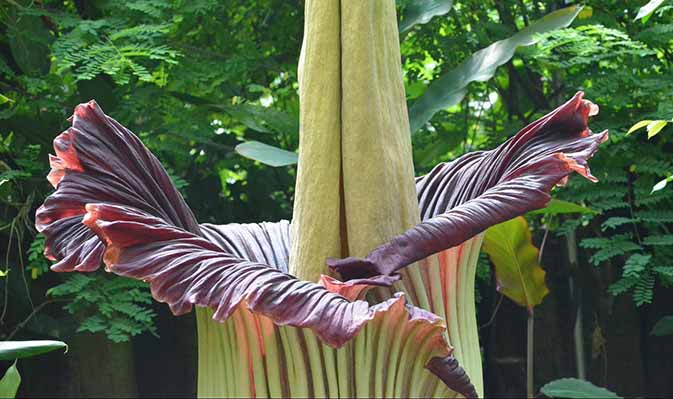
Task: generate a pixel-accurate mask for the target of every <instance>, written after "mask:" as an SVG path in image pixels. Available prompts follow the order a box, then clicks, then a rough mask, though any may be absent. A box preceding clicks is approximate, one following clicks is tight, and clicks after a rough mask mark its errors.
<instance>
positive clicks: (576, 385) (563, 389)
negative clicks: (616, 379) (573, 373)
mask: <svg viewBox="0 0 673 399" xmlns="http://www.w3.org/2000/svg"><path fill="white" fill-rule="evenodd" d="M540 392H542V393H543V394H544V395H545V396H547V397H550V398H577V399H579V398H587V399H589V398H592V399H598V398H606V399H611V398H619V396H617V394H615V393H614V392H610V391H608V390H607V389H605V388H601V387H597V386H596V385H594V384H592V383H590V382H589V381H586V380H580V379H578V378H561V379H560V380H555V381H552V382H548V383H547V384H545V385H544V386H543V387H542V388H540Z"/></svg>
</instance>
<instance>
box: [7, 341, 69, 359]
mask: <svg viewBox="0 0 673 399" xmlns="http://www.w3.org/2000/svg"><path fill="white" fill-rule="evenodd" d="M57 349H63V350H66V351H67V350H68V345H66V344H65V342H61V341H2V342H0V360H14V359H21V358H24V357H32V356H37V355H41V354H43V353H47V352H51V351H55V350H57Z"/></svg>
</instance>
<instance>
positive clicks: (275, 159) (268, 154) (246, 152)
mask: <svg viewBox="0 0 673 399" xmlns="http://www.w3.org/2000/svg"><path fill="white" fill-rule="evenodd" d="M236 152H237V153H239V154H240V155H243V156H244V157H246V158H250V159H253V160H255V161H259V162H261V163H263V164H265V165H269V166H275V167H276V166H287V165H292V164H295V163H297V161H298V159H299V158H298V156H297V153H294V152H290V151H286V150H283V149H280V148H277V147H274V146H270V145H268V144H264V143H260V142H259V141H246V142H245V143H241V144H239V145H237V146H236Z"/></svg>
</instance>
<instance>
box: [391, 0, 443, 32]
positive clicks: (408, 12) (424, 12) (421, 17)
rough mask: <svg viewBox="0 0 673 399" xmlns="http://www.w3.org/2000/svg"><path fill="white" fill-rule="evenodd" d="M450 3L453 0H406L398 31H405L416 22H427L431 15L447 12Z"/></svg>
mask: <svg viewBox="0 0 673 399" xmlns="http://www.w3.org/2000/svg"><path fill="white" fill-rule="evenodd" d="M452 5H453V0H410V1H408V2H407V5H406V7H405V8H404V13H403V14H402V21H400V25H399V29H400V32H406V31H408V30H409V29H411V27H412V26H414V25H416V24H425V23H428V22H429V21H430V20H431V19H432V18H433V17H436V16H438V15H444V14H446V13H448V12H449V10H451V6H452Z"/></svg>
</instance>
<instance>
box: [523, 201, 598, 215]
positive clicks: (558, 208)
mask: <svg viewBox="0 0 673 399" xmlns="http://www.w3.org/2000/svg"><path fill="white" fill-rule="evenodd" d="M568 213H579V214H583V215H587V214H595V213H599V212H598V211H595V210H593V209H591V208H587V207H586V206H582V205H579V204H575V203H573V202H568V201H563V200H558V199H552V200H551V201H549V204H547V206H546V207H545V208H542V209H537V210H534V211H532V212H528V214H529V215H563V214H568Z"/></svg>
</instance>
